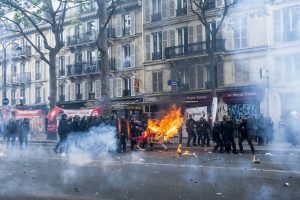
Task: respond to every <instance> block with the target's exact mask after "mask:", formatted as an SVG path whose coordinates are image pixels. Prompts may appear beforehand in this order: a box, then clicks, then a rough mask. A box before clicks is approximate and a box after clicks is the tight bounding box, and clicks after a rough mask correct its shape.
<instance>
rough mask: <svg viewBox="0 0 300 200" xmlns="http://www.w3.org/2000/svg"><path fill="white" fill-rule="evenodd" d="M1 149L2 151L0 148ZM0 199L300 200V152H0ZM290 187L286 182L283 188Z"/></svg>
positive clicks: (46, 149) (38, 149) (35, 148)
mask: <svg viewBox="0 0 300 200" xmlns="http://www.w3.org/2000/svg"><path fill="white" fill-rule="evenodd" d="M0 149H1V148H0ZM0 152H1V153H0V180H1V182H0V199H3V200H10V199H17V200H21V199H28V200H35V199H53V200H54V199H55V200H58V199H70V200H77V199H84V200H89V199H104V200H105V199H143V200H148V199H149V200H150V199H151V200H152V199H153V200H160V199H162V200H163V199H171V200H174V199H197V200H198V199H205V200H207V199H230V200H234V199H247V200H248V199H249V200H262V199H264V200H266V199H272V200H273V199H285V200H286V199H295V200H296V199H297V200H298V199H299V198H300V190H299V188H300V154H294V153H288V152H286V153H285V154H278V155H277V154H274V155H272V154H271V155H264V154H261V155H257V158H259V159H260V161H261V162H260V163H257V164H254V163H252V162H251V160H252V155H250V154H244V155H234V154H229V155H228V154H214V153H209V152H196V155H197V157H194V156H189V157H183V158H177V157H175V156H174V155H175V152H174V150H169V151H167V152H162V151H154V152H140V151H138V152H128V153H125V154H124V153H123V154H115V155H111V157H107V156H105V157H100V158H99V159H91V158H86V157H85V155H82V154H78V155H75V156H73V155H71V156H70V157H68V156H67V157H61V156H59V155H56V154H54V153H53V152H52V151H51V147H49V146H48V147H47V146H46V147H45V146H37V145H33V146H30V149H29V150H27V151H26V152H20V151H19V150H16V151H11V150H9V151H8V150H5V149H3V148H2V150H0ZM285 183H287V184H288V185H286V186H285V185H284V184H285Z"/></svg>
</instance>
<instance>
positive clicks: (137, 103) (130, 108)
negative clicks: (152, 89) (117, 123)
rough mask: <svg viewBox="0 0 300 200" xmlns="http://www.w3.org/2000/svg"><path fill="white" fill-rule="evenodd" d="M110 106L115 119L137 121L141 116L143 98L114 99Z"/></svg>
mask: <svg viewBox="0 0 300 200" xmlns="http://www.w3.org/2000/svg"><path fill="white" fill-rule="evenodd" d="M111 104H112V111H113V112H114V113H115V114H116V116H117V117H126V118H129V117H132V118H136V119H137V118H140V117H142V115H143V98H130V99H115V100H112V101H111Z"/></svg>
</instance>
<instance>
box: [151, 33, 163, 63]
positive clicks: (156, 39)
mask: <svg viewBox="0 0 300 200" xmlns="http://www.w3.org/2000/svg"><path fill="white" fill-rule="evenodd" d="M152 35H153V54H152V60H159V59H162V33H161V32H158V33H153V34H152Z"/></svg>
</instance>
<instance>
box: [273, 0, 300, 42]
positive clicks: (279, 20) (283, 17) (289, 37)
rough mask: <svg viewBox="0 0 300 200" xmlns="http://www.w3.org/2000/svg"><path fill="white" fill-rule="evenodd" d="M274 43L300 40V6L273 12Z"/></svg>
mask: <svg viewBox="0 0 300 200" xmlns="http://www.w3.org/2000/svg"><path fill="white" fill-rule="evenodd" d="M273 31H274V42H275V43H277V42H289V41H295V40H299V39H300V5H295V6H290V7H285V8H283V9H280V10H275V11H274V12H273Z"/></svg>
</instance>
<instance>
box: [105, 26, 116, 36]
mask: <svg viewBox="0 0 300 200" xmlns="http://www.w3.org/2000/svg"><path fill="white" fill-rule="evenodd" d="M107 37H108V38H115V37H116V29H115V28H112V27H108V28H107Z"/></svg>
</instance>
